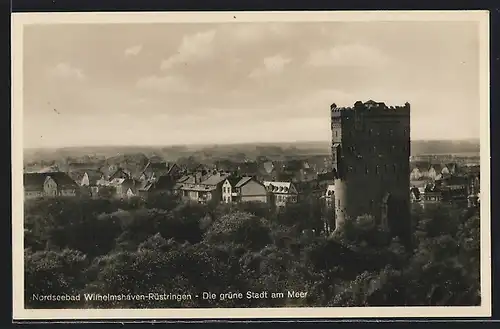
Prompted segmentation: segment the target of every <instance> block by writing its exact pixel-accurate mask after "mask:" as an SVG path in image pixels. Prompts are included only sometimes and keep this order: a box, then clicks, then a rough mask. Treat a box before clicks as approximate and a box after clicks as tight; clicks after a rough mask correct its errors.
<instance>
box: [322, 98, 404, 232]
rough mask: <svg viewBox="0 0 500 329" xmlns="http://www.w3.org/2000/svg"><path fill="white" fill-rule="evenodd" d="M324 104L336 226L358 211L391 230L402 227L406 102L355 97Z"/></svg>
mask: <svg viewBox="0 0 500 329" xmlns="http://www.w3.org/2000/svg"><path fill="white" fill-rule="evenodd" d="M330 110H331V130H332V165H333V171H334V174H335V193H334V198H335V201H334V202H335V226H336V229H339V228H341V227H342V225H343V224H344V223H345V221H347V220H352V219H356V218H357V217H358V216H361V215H364V214H369V215H372V216H373V217H374V218H375V219H376V221H377V223H379V224H381V225H383V226H384V227H386V228H390V229H391V231H394V230H395V231H400V229H401V228H402V227H407V224H408V223H409V212H410V210H409V209H410V202H409V201H410V200H409V198H410V193H409V190H410V182H409V172H410V169H409V157H410V104H408V103H406V104H405V105H404V106H396V107H393V106H390V107H389V106H386V105H385V104H384V103H377V102H374V101H367V102H365V103H362V102H360V101H358V102H356V103H355V104H354V106H353V107H350V108H339V107H337V106H336V105H335V104H332V105H331V107H330ZM403 225H404V226H403ZM398 227H399V229H398ZM394 233H396V232H394ZM398 234H399V233H398Z"/></svg>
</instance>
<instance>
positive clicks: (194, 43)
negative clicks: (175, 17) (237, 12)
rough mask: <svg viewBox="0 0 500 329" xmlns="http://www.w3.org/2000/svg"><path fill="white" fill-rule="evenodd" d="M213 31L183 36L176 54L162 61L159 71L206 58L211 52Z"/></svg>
mask: <svg viewBox="0 0 500 329" xmlns="http://www.w3.org/2000/svg"><path fill="white" fill-rule="evenodd" d="M214 38H215V30H210V31H207V32H199V33H196V34H192V35H187V36H184V38H183V39H182V43H181V45H180V46H179V49H178V50H177V53H175V54H174V55H172V56H170V57H169V58H168V59H166V60H164V61H162V63H161V69H162V70H168V69H170V68H172V67H173V66H175V65H177V64H179V63H186V62H191V61H198V60H202V59H204V58H206V57H208V56H209V55H210V54H211V53H212V51H213V48H212V43H213V40H214Z"/></svg>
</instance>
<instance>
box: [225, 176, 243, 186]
mask: <svg viewBox="0 0 500 329" xmlns="http://www.w3.org/2000/svg"><path fill="white" fill-rule="evenodd" d="M241 178H242V177H241V176H235V175H231V176H229V177H228V178H226V180H227V181H228V182H229V184H230V185H231V187H236V184H238V182H239V181H240V180H241Z"/></svg>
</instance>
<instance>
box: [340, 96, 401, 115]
mask: <svg viewBox="0 0 500 329" xmlns="http://www.w3.org/2000/svg"><path fill="white" fill-rule="evenodd" d="M330 111H331V115H332V118H333V117H344V116H350V115H353V114H359V113H363V114H368V115H370V114H375V115H398V114H400V115H409V114H410V103H408V102H406V103H405V104H404V105H402V106H400V105H398V106H393V105H390V106H388V105H386V104H385V103H383V102H375V101H372V100H369V101H366V102H364V103H363V102H361V101H357V102H355V103H354V106H352V107H338V106H337V105H336V104H335V103H333V104H332V105H331V106H330Z"/></svg>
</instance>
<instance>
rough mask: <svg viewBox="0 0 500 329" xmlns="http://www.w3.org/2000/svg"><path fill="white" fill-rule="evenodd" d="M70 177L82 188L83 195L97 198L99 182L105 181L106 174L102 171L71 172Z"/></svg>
mask: <svg viewBox="0 0 500 329" xmlns="http://www.w3.org/2000/svg"><path fill="white" fill-rule="evenodd" d="M68 175H69V176H70V177H71V178H72V179H73V180H74V181H75V182H76V183H77V184H78V185H79V186H80V187H81V192H82V194H84V195H85V194H86V195H88V196H92V197H97V195H98V193H99V182H100V181H101V180H102V179H104V174H103V173H102V172H101V171H100V170H97V169H84V170H74V171H70V172H69V173H68Z"/></svg>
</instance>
